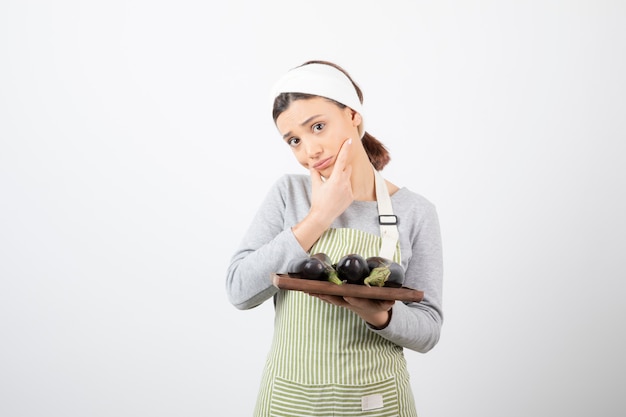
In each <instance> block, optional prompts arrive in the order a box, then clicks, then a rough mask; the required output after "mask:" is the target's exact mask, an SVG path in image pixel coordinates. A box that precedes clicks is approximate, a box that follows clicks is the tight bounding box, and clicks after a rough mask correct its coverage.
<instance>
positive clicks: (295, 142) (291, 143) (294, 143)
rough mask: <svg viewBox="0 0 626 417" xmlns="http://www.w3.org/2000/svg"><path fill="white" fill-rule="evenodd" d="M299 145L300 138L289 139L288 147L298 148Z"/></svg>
mask: <svg viewBox="0 0 626 417" xmlns="http://www.w3.org/2000/svg"><path fill="white" fill-rule="evenodd" d="M299 143H300V139H298V138H289V139H287V145H289V146H298V144H299Z"/></svg>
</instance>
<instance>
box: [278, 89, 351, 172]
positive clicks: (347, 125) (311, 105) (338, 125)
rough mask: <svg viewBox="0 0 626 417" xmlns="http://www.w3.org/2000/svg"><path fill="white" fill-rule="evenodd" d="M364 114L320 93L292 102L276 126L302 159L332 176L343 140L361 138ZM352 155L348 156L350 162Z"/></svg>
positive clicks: (295, 153)
mask: <svg viewBox="0 0 626 417" xmlns="http://www.w3.org/2000/svg"><path fill="white" fill-rule="evenodd" d="M360 123H361V116H360V115H359V114H358V113H356V112H355V111H354V110H352V109H350V108H349V107H345V108H343V109H342V108H340V107H339V106H337V105H336V104H335V103H333V102H331V101H329V100H327V99H325V98H322V97H316V98H311V99H306V100H302V99H301V100H296V101H294V102H292V103H291V104H290V105H289V107H288V108H287V110H285V111H284V112H282V113H281V114H280V115H279V116H278V118H277V119H276V127H277V128H278V131H279V132H280V134H281V136H282V137H283V140H284V141H285V143H287V145H289V146H290V147H291V149H292V151H293V154H294V155H295V157H296V159H297V160H298V162H299V163H300V164H301V165H302V166H303V167H305V168H307V169H311V168H314V169H316V170H317V171H319V173H320V174H321V175H322V176H323V177H325V178H328V177H329V176H330V173H331V172H332V169H333V167H334V165H335V161H336V158H337V155H338V154H339V150H340V149H341V145H342V144H343V142H344V141H345V140H346V139H348V138H352V139H353V141H354V140H359V132H358V129H357V127H358V125H359V124H360ZM353 143H354V142H353ZM351 161H352V155H350V156H349V158H348V164H350V163H351Z"/></svg>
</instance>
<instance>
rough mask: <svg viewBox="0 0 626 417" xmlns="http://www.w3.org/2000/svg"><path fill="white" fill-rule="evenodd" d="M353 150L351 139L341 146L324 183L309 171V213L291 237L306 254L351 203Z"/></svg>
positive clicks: (317, 174)
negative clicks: (350, 163)
mask: <svg viewBox="0 0 626 417" xmlns="http://www.w3.org/2000/svg"><path fill="white" fill-rule="evenodd" d="M351 147H352V139H347V140H346V141H344V142H343V144H342V146H341V149H340V150H339V153H338V154H337V160H336V161H335V164H334V166H333V171H332V174H331V175H330V178H327V179H326V181H323V180H322V176H321V174H320V173H319V172H318V171H317V170H315V169H313V168H311V170H310V172H311V187H312V190H311V192H312V196H311V209H310V210H309V214H308V215H307V216H306V217H305V218H304V219H302V221H301V222H300V223H298V224H297V225H295V226H294V227H292V228H291V230H292V231H293V233H294V236H295V237H296V239H297V240H298V242H299V243H300V246H302V248H303V249H304V250H305V251H308V250H309V249H311V247H312V246H313V244H314V243H315V242H316V241H317V239H319V237H320V236H321V235H322V233H324V232H325V231H326V230H327V229H328V228H329V227H330V225H331V224H332V222H333V221H334V220H335V219H336V218H337V217H338V216H339V215H340V214H341V213H343V212H344V211H345V210H346V209H347V208H348V207H349V206H350V204H352V201H353V200H354V197H353V194H352V184H351V182H350V177H351V175H352V166H351V165H348V163H347V162H348V155H349V153H350V148H351Z"/></svg>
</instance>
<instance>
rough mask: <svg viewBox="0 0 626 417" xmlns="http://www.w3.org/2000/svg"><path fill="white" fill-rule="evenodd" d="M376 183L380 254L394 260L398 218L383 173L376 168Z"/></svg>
mask: <svg viewBox="0 0 626 417" xmlns="http://www.w3.org/2000/svg"><path fill="white" fill-rule="evenodd" d="M372 168H373V169H374V177H375V181H376V182H375V184H376V202H377V203H378V224H379V225H380V237H381V238H382V244H381V246H380V252H379V256H380V257H382V258H386V259H389V260H393V255H394V254H395V252H396V246H397V244H398V226H397V224H398V218H397V217H396V216H395V215H394V214H393V207H391V196H390V195H389V191H387V184H385V179H384V178H383V176H382V174H381V173H380V172H379V171H378V170H376V168H374V167H373V166H372Z"/></svg>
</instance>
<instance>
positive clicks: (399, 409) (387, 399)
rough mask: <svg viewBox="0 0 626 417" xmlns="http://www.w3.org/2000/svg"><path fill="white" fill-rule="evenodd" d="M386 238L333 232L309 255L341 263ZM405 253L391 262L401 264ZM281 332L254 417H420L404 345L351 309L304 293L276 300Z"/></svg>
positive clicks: (374, 251) (373, 250) (368, 252)
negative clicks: (386, 336)
mask: <svg viewBox="0 0 626 417" xmlns="http://www.w3.org/2000/svg"><path fill="white" fill-rule="evenodd" d="M380 247H381V237H380V236H377V235H373V234H371V233H365V232H362V231H359V230H355V229H329V230H327V231H326V232H325V233H324V235H322V237H321V238H320V239H319V240H318V242H317V243H316V244H315V245H314V246H313V248H311V250H310V253H311V254H314V253H319V252H323V253H326V254H327V255H328V256H329V257H330V258H331V260H332V262H333V263H336V262H337V261H338V260H339V259H340V258H341V257H342V256H344V255H346V254H349V253H358V254H359V255H361V256H363V257H365V258H367V257H369V256H377V255H379V249H380ZM399 257H400V251H399V250H396V251H395V252H394V255H393V260H394V261H396V262H398V263H399V262H400V259H399ZM274 301H275V310H276V315H275V329H274V338H273V341H272V345H271V349H270V352H269V354H268V358H267V362H266V364H265V369H264V372H263V376H262V382H261V388H260V392H259V396H258V399H257V404H256V407H255V412H254V415H255V416H257V417H267V416H272V417H287V416H289V417H294V416H320V417H321V416H323V417H330V416H345V417H348V416H377V417H383V416H385V417H387V416H398V417H409V416H410V417H415V416H417V413H416V410H415V405H414V398H413V394H412V391H411V387H410V384H409V374H408V372H407V367H406V361H405V358H404V354H403V349H402V347H400V346H398V345H396V344H394V343H392V342H390V341H388V340H386V339H384V338H382V337H380V336H379V335H377V334H376V333H374V332H372V331H371V330H370V329H368V327H367V325H366V324H365V322H364V321H363V320H362V319H361V318H360V317H359V316H357V315H356V314H355V313H353V312H351V311H350V310H348V309H345V308H342V307H337V306H334V305H331V304H329V303H326V302H324V301H321V300H319V299H318V298H316V297H312V296H309V295H308V294H305V293H302V292H299V291H286V290H280V291H279V292H278V293H277V294H276V296H275V300H274Z"/></svg>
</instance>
